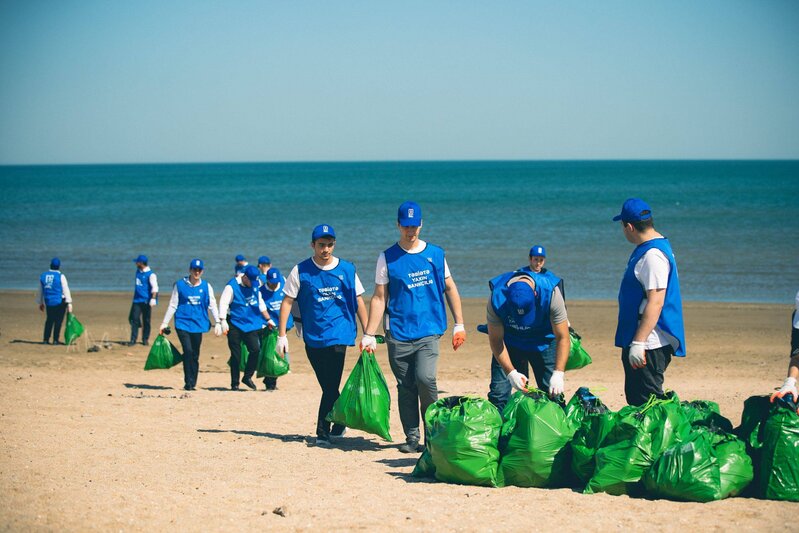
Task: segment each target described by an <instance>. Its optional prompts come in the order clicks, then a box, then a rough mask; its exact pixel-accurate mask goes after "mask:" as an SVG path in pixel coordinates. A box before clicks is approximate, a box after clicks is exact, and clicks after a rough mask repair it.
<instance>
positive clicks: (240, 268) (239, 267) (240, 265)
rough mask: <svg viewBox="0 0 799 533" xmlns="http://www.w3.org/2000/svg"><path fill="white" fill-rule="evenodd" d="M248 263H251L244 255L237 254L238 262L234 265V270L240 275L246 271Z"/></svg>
mask: <svg viewBox="0 0 799 533" xmlns="http://www.w3.org/2000/svg"><path fill="white" fill-rule="evenodd" d="M248 265H249V263H248V262H247V259H246V258H245V257H244V256H243V255H241V254H239V255H237V256H236V264H235V265H234V266H233V271H234V272H235V274H236V275H237V276H238V275H239V274H241V273H242V272H244V269H245V268H247V266H248Z"/></svg>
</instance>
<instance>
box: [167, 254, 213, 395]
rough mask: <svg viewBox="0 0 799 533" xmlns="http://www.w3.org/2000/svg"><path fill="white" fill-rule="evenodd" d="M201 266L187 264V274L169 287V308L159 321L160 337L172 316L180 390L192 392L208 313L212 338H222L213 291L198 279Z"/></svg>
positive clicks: (200, 262)
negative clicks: (178, 347) (180, 359)
mask: <svg viewBox="0 0 799 533" xmlns="http://www.w3.org/2000/svg"><path fill="white" fill-rule="evenodd" d="M204 270H205V264H204V263H203V260H202V259H192V260H191V261H190V262H189V275H188V276H186V277H185V278H183V279H181V280H178V281H177V282H175V285H173V286H172V297H171V298H170V299H169V307H167V309H166V313H165V314H164V320H163V321H162V322H161V330H160V332H161V334H162V335H163V334H164V330H165V329H166V328H168V327H169V321H170V320H171V319H172V316H173V315H174V317H175V332H176V333H177V335H178V339H179V340H180V345H181V346H182V347H183V388H184V389H185V390H195V388H196V387H197V374H198V373H199V371H200V346H201V345H202V342H203V333H205V332H206V331H208V328H209V327H210V326H211V324H210V322H208V313H209V311H210V313H211V316H213V317H214V324H215V325H214V335H216V336H217V337H219V336H220V335H222V324H221V323H220V321H219V310H218V309H217V307H216V298H214V288H213V287H211V284H210V283H208V282H207V281H205V280H204V279H202V275H203V272H204Z"/></svg>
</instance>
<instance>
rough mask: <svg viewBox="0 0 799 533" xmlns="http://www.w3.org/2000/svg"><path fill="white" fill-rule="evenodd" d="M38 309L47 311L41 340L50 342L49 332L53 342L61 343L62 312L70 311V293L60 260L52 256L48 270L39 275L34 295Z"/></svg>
mask: <svg viewBox="0 0 799 533" xmlns="http://www.w3.org/2000/svg"><path fill="white" fill-rule="evenodd" d="M36 303H37V304H39V311H44V312H46V313H47V315H46V316H47V318H46V319H45V321H44V335H43V336H42V342H43V343H44V344H50V334H51V333H52V335H53V344H61V342H60V341H59V340H58V338H59V337H60V336H61V324H63V323H64V314H65V313H66V312H70V313H71V312H72V294H71V293H70V292H69V284H68V283H67V277H66V276H65V275H64V274H62V273H61V260H60V259H59V258H57V257H54V258H53V259H52V260H51V261H50V270H48V271H47V272H43V273H42V275H41V276H39V294H38V296H37V297H36Z"/></svg>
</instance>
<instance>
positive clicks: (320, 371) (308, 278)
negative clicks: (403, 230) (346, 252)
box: [277, 224, 367, 446]
mask: <svg viewBox="0 0 799 533" xmlns="http://www.w3.org/2000/svg"><path fill="white" fill-rule="evenodd" d="M335 247H336V232H335V231H334V230H333V226H330V225H329V224H320V225H319V226H316V227H315V228H314V230H313V232H312V233H311V248H312V249H313V251H314V253H313V256H311V257H309V258H308V259H306V260H305V261H303V262H301V263H299V264H298V265H296V266H295V267H294V268H293V269H291V273H290V274H289V277H288V278H287V279H286V284H285V286H284V288H283V292H284V297H283V303H282V304H281V305H280V320H279V322H278V335H279V336H278V339H277V351H278V353H281V354H287V353H288V351H289V341H288V337H287V336H286V329H287V328H288V321H289V318H290V317H291V307H292V304H293V303H294V302H295V301H296V302H297V304H298V307H299V310H300V314H301V315H302V320H303V329H302V338H303V340H304V341H305V353H306V355H307V356H308V361H310V363H311V367H312V368H313V370H314V374H316V380H317V381H318V382H319V386H320V387H321V388H322V398H321V400H320V401H319V410H318V411H317V417H316V443H317V445H319V446H330V438H331V437H340V436H342V435H343V434H344V431H345V429H346V428H345V427H344V426H341V425H338V424H334V425H333V427H332V428H331V427H330V422H328V421H327V420H325V417H326V416H327V414H328V413H329V412H330V410H331V409H332V408H333V404H334V403H335V402H336V400H337V399H338V397H339V385H340V384H341V374H342V372H343V371H344V356H345V354H346V351H347V346H353V345H354V344H355V335H356V333H357V325H356V324H355V317H356V316H357V317H358V320H360V322H361V327H365V326H364V325H365V324H366V318H367V317H366V306H365V305H364V303H363V297H362V296H361V295H362V294H363V292H364V289H363V285H362V284H361V280H360V279H359V278H358V274H357V273H356V272H355V265H353V264H352V263H350V262H348V261H344V260H343V259H339V258H338V257H335V256H334V255H333V250H334V249H335Z"/></svg>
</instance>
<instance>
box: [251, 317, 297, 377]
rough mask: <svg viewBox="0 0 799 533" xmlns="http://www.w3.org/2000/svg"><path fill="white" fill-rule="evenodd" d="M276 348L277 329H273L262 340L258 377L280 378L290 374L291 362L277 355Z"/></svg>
mask: <svg viewBox="0 0 799 533" xmlns="http://www.w3.org/2000/svg"><path fill="white" fill-rule="evenodd" d="M276 347H277V329H276V328H273V329H272V331H271V332H269V333H268V334H267V335H266V336H265V337H264V338H263V339H261V352H260V353H259V354H258V371H257V374H256V376H257V377H259V378H263V377H268V378H279V377H280V376H285V375H286V374H288V373H289V361H288V359H286V358H285V357H281V356H280V354H278V353H277V350H276V349H275V348H276Z"/></svg>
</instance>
